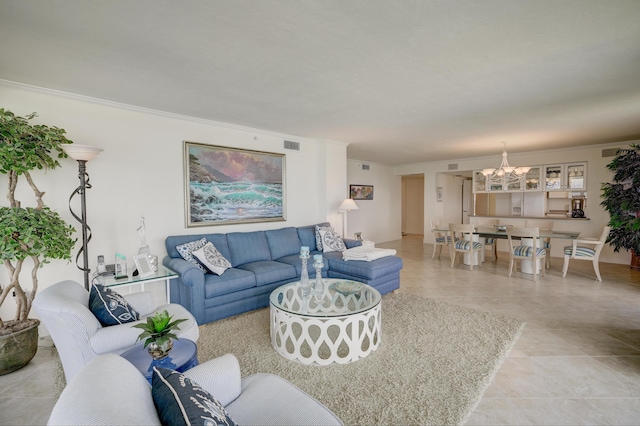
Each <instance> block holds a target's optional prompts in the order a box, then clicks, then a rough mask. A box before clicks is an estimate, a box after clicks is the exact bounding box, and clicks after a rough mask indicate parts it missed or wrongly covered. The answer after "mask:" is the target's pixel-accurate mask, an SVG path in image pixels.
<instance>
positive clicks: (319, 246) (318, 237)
mask: <svg viewBox="0 0 640 426" xmlns="http://www.w3.org/2000/svg"><path fill="white" fill-rule="evenodd" d="M327 229H331V227H330V226H318V225H316V250H318V251H322V248H323V247H322V235H320V231H323V230H324V231H326V230H327Z"/></svg>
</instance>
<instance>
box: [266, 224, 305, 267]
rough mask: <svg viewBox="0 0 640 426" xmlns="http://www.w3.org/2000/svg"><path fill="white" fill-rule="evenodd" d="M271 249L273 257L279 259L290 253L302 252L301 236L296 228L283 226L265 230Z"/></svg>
mask: <svg viewBox="0 0 640 426" xmlns="http://www.w3.org/2000/svg"><path fill="white" fill-rule="evenodd" d="M264 233H265V235H266V236H267V241H268V242H269V249H270V250H271V258H272V259H278V258H280V257H283V256H288V255H290V254H296V253H300V247H301V246H302V244H300V238H299V237H298V230H297V229H296V228H293V227H291V228H282V229H274V230H271V231H265V232H264Z"/></svg>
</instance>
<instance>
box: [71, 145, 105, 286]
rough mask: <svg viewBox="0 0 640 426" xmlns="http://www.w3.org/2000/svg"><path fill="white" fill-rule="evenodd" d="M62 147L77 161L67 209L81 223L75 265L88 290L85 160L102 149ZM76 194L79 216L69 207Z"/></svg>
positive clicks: (87, 180) (87, 187)
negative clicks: (78, 181) (79, 207)
mask: <svg viewBox="0 0 640 426" xmlns="http://www.w3.org/2000/svg"><path fill="white" fill-rule="evenodd" d="M63 149H64V150H65V152H66V153H67V155H68V156H69V157H71V158H73V159H74V160H76V161H78V178H79V179H80V186H78V187H77V188H76V190H75V191H73V193H72V194H71V197H69V211H70V212H71V214H72V215H73V217H74V218H76V220H77V221H78V222H80V224H81V225H82V247H80V250H78V255H77V256H76V266H77V267H78V269H80V270H81V271H82V272H83V273H84V288H86V289H87V290H89V272H91V268H89V252H88V251H87V249H88V245H89V241H90V240H91V228H89V225H87V200H86V197H85V193H86V191H87V189H91V184H90V183H89V174H88V173H87V161H90V160H93V158H94V157H95V156H96V155H98V154H99V153H101V152H102V151H103V149H102V148H95V147H93V146H87V145H77V144H71V145H64V146H63ZM76 194H78V195H80V206H81V214H80V216H78V215H77V214H76V213H75V212H74V211H73V209H72V208H71V200H72V199H73V197H75V196H76ZM80 255H82V267H80V264H79V263H78V261H79V260H80Z"/></svg>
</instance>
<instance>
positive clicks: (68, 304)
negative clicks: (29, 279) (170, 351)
mask: <svg viewBox="0 0 640 426" xmlns="http://www.w3.org/2000/svg"><path fill="white" fill-rule="evenodd" d="M122 297H124V299H125V300H126V301H127V303H129V304H131V305H132V306H133V308H134V309H135V310H136V311H137V312H138V313H139V314H140V316H141V317H140V320H138V321H135V322H129V323H125V324H117V325H111V326H107V327H105V326H103V325H102V324H101V323H100V321H99V320H98V319H97V318H96V316H95V315H94V314H93V312H92V311H91V310H90V308H89V292H88V291H87V290H85V288H84V286H83V285H81V284H79V283H77V282H75V281H71V280H66V281H60V282H58V283H56V284H53V285H52V286H50V287H47V288H45V289H44V290H42V291H41V292H39V293H38V294H37V295H36V297H35V299H34V300H33V308H34V309H35V311H36V313H37V314H38V317H39V318H40V321H42V324H43V325H44V326H45V327H46V329H47V331H48V332H49V334H51V339H52V340H53V343H54V345H55V346H56V349H57V350H58V354H59V355H60V361H61V363H62V367H63V369H64V375H65V378H66V380H67V383H69V382H70V381H71V379H73V378H74V377H75V376H76V375H77V374H78V373H79V372H80V370H82V368H83V367H84V366H85V364H87V363H88V362H89V361H91V360H92V359H93V358H95V357H97V356H98V355H100V354H106V353H114V354H117V355H119V354H121V353H123V352H124V351H126V350H127V349H130V348H131V347H133V346H134V345H135V344H136V343H137V340H138V336H139V335H140V329H138V328H133V327H132V325H134V324H139V323H142V322H145V321H146V318H147V317H148V316H150V315H153V314H155V312H158V311H162V310H165V309H166V310H167V312H168V313H169V315H172V316H173V317H174V319H183V318H184V319H186V320H187V321H185V322H183V323H181V324H180V326H179V327H180V330H179V331H178V332H177V333H176V334H177V336H178V337H179V338H181V339H182V338H185V339H189V340H191V341H193V342H197V341H198V337H199V336H200V331H199V330H198V323H197V322H196V320H195V318H194V317H193V315H191V313H190V312H189V311H187V310H186V309H185V308H184V307H183V306H182V305H178V304H177V303H169V304H166V305H162V306H158V307H155V306H154V304H153V301H152V297H151V293H150V292H148V291H143V292H140V293H133V294H127V295H122Z"/></svg>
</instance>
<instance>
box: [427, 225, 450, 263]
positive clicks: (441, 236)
mask: <svg viewBox="0 0 640 426" xmlns="http://www.w3.org/2000/svg"><path fill="white" fill-rule="evenodd" d="M429 223H430V224H431V232H432V233H433V236H434V237H435V239H436V240H435V242H434V244H433V254H432V255H431V258H432V259H435V258H436V251H437V252H438V257H440V255H441V254H442V247H443V246H449V236H448V233H447V232H446V231H444V232H443V231H439V230H438V229H439V228H440V227H441V226H442V224H441V223H440V221H439V220H437V219H429ZM440 229H441V228H440Z"/></svg>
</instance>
